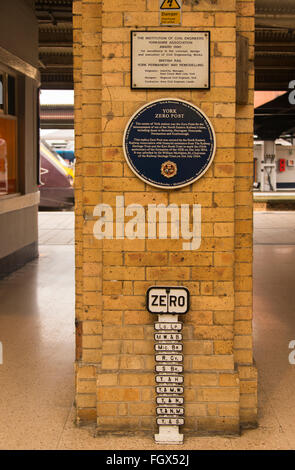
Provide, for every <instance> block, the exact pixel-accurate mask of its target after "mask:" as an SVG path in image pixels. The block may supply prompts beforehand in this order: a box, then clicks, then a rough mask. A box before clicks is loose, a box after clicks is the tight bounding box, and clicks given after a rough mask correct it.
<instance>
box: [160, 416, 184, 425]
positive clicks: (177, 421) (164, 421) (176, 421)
mask: <svg viewBox="0 0 295 470" xmlns="http://www.w3.org/2000/svg"><path fill="white" fill-rule="evenodd" d="M157 424H158V425H159V426H181V425H183V424H184V419H183V418H157Z"/></svg>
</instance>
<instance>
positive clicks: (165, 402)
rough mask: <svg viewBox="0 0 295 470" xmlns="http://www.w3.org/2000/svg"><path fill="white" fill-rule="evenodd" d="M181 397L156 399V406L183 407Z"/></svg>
mask: <svg viewBox="0 0 295 470" xmlns="http://www.w3.org/2000/svg"><path fill="white" fill-rule="evenodd" d="M183 402H184V399H183V397H157V404H158V405H183Z"/></svg>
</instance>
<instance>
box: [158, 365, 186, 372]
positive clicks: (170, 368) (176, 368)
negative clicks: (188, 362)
mask: <svg viewBox="0 0 295 470" xmlns="http://www.w3.org/2000/svg"><path fill="white" fill-rule="evenodd" d="M156 372H167V373H168V372H170V373H171V372H172V373H175V374H176V373H178V372H183V366H182V365H174V364H173V365H170V364H168V365H167V364H157V365H156Z"/></svg>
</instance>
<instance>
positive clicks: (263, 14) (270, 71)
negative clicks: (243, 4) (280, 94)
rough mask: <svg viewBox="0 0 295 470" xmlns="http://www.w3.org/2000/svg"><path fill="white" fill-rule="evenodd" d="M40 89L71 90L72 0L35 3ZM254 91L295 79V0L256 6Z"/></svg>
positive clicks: (285, 85) (262, 1)
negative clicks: (37, 26)
mask: <svg viewBox="0 0 295 470" xmlns="http://www.w3.org/2000/svg"><path fill="white" fill-rule="evenodd" d="M34 3H35V12H36V16H37V19H38V24H39V67H40V72H41V81H42V88H44V89H46V88H47V89H50V88H53V89H58V88H59V89H69V88H73V40H72V4H73V1H72V0H35V2H34ZM255 7H256V13H255V89H256V90H287V89H288V83H289V82H290V81H291V80H294V79H295V0H256V2H255Z"/></svg>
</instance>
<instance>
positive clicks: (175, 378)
mask: <svg viewBox="0 0 295 470" xmlns="http://www.w3.org/2000/svg"><path fill="white" fill-rule="evenodd" d="M156 382H157V383H165V384H169V383H171V384H182V383H183V376H182V375H156Z"/></svg>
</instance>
